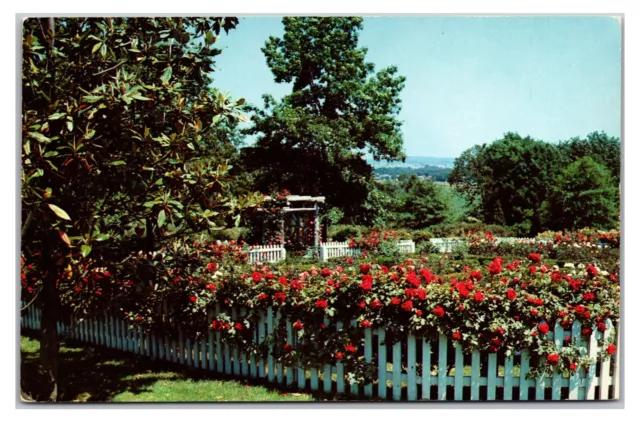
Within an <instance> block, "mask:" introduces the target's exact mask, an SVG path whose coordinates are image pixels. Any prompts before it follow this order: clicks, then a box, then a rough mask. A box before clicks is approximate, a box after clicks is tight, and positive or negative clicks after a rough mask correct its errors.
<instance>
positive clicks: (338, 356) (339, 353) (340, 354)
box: [336, 352, 344, 359]
mask: <svg viewBox="0 0 640 422" xmlns="http://www.w3.org/2000/svg"><path fill="white" fill-rule="evenodd" d="M343 358H344V353H342V352H338V353H336V359H343Z"/></svg>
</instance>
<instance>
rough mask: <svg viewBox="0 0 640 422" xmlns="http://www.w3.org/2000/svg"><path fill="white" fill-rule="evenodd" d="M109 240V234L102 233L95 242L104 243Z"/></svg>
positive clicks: (95, 238)
mask: <svg viewBox="0 0 640 422" xmlns="http://www.w3.org/2000/svg"><path fill="white" fill-rule="evenodd" d="M108 238H109V235H108V234H105V233H102V234H99V235H97V236H96V237H94V238H93V240H95V241H98V242H102V241H105V240H107V239H108Z"/></svg>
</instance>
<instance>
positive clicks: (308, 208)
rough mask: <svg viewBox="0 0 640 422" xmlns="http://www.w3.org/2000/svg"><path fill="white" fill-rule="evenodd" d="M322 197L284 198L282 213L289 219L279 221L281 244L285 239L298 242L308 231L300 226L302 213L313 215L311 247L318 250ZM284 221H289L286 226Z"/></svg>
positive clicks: (267, 197) (291, 196)
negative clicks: (284, 204)
mask: <svg viewBox="0 0 640 422" xmlns="http://www.w3.org/2000/svg"><path fill="white" fill-rule="evenodd" d="M324 199H325V198H324V196H300V195H288V196H286V200H287V202H286V206H285V207H284V209H283V211H284V213H285V215H286V216H290V217H289V218H285V219H282V220H281V221H280V231H281V233H282V235H281V236H280V239H281V243H282V244H284V243H285V242H286V240H285V238H289V239H293V240H300V236H304V233H305V232H306V231H307V230H308V228H307V227H304V225H303V224H302V219H301V214H302V213H311V212H313V213H314V225H313V229H314V230H313V231H314V233H313V246H314V248H316V249H318V248H319V247H320V204H321V203H324ZM264 200H265V201H270V200H271V197H270V196H265V198H264ZM285 220H289V221H288V222H289V224H288V225H287V224H286V223H287V222H286V221H285Z"/></svg>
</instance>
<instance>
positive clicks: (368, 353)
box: [364, 328, 386, 398]
mask: <svg viewBox="0 0 640 422" xmlns="http://www.w3.org/2000/svg"><path fill="white" fill-rule="evenodd" d="M372 337H373V331H372V330H371V328H365V329H364V360H365V361H366V362H368V363H371V362H372V361H373V338H372ZM385 371H386V368H385ZM385 378H386V376H385ZM364 395H365V396H366V397H368V398H370V397H373V383H368V384H366V385H365V386H364Z"/></svg>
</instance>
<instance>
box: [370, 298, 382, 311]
mask: <svg viewBox="0 0 640 422" xmlns="http://www.w3.org/2000/svg"><path fill="white" fill-rule="evenodd" d="M369 306H370V307H371V309H380V308H382V306H383V305H382V302H380V301H379V300H378V299H376V300H374V301H373V302H371V304H370V305H369Z"/></svg>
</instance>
